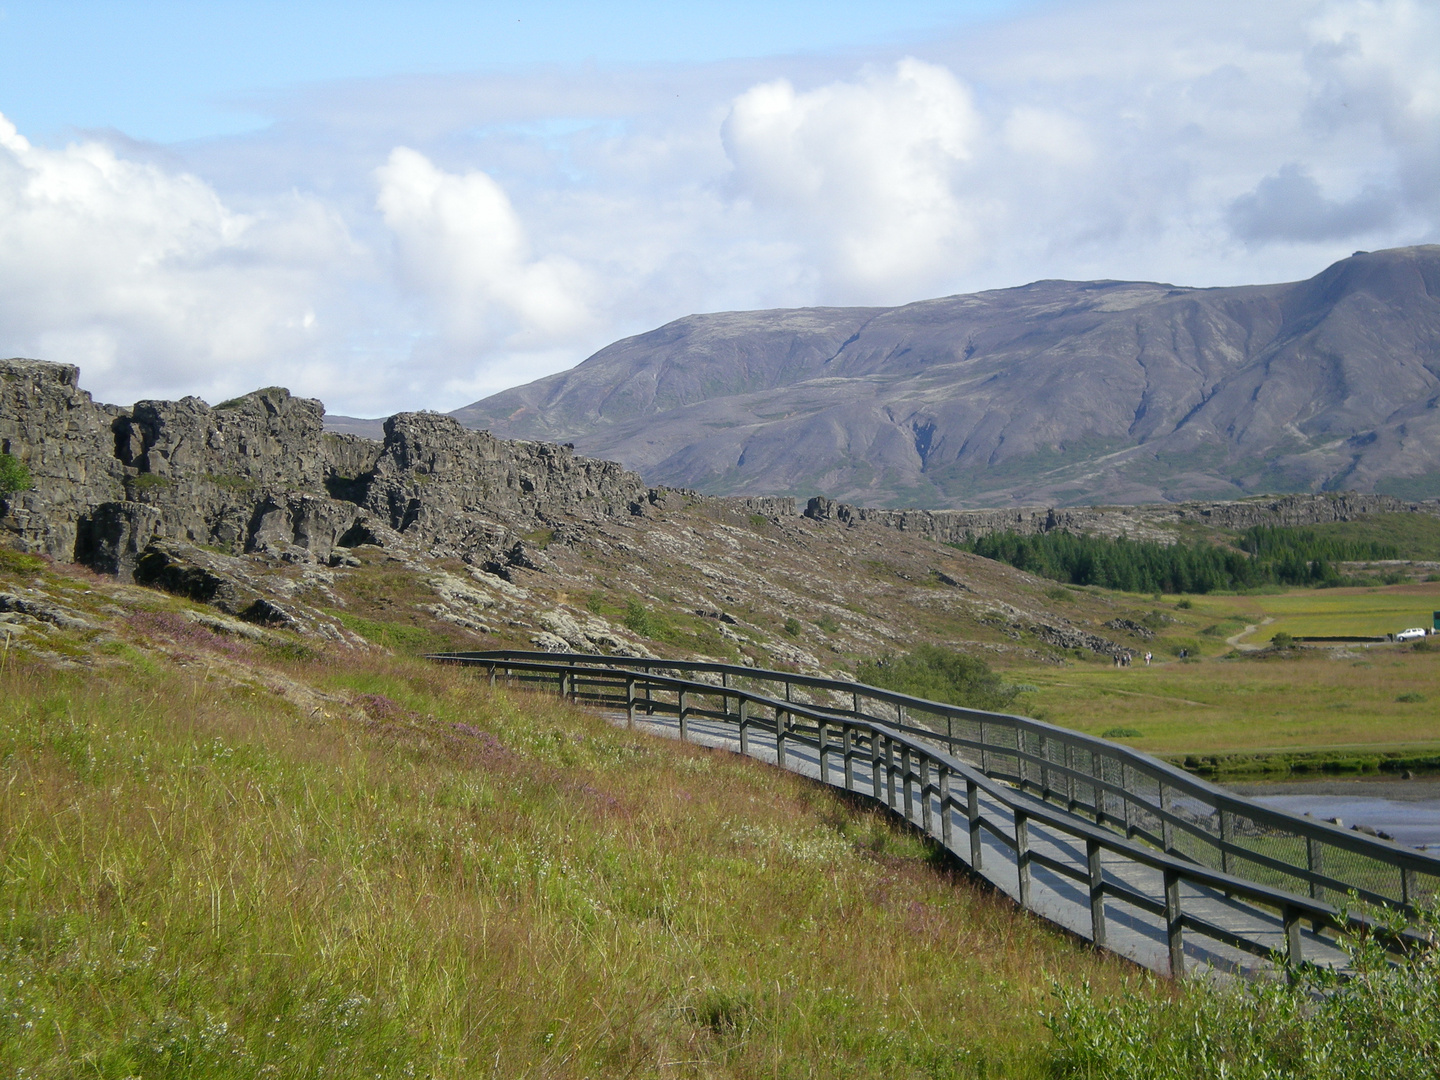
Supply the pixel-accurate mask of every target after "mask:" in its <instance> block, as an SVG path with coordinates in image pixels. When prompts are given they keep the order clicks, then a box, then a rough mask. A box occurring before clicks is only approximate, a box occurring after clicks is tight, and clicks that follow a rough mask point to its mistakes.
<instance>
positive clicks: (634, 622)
mask: <svg viewBox="0 0 1440 1080" xmlns="http://www.w3.org/2000/svg"><path fill="white" fill-rule="evenodd" d="M625 626H626V628H627V629H630V630H633V631H635V633H637V634H639V635H640V636H641V637H648V638H653V637H654V636H655V634H656V630H657V627H656V623H655V617H654V616H653V615H651V614H650V612H649V610H648V609H647V608H646V607H645V605H644V604H642V603H640V601H639V600H636V599H635V598H634V597H631V598H630V599H629V600H627V601H625Z"/></svg>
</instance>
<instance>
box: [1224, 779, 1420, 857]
mask: <svg viewBox="0 0 1440 1080" xmlns="http://www.w3.org/2000/svg"><path fill="white" fill-rule="evenodd" d="M1225 786H1226V787H1227V788H1229V789H1230V790H1231V791H1233V792H1235V793H1236V794H1237V795H1245V796H1248V797H1249V798H1252V799H1254V800H1255V801H1256V802H1258V803H1262V804H1263V805H1265V806H1271V807H1274V808H1275V809H1276V810H1288V811H1289V812H1290V813H1292V814H1306V813H1308V814H1309V815H1310V816H1311V817H1314V818H1319V819H1320V820H1322V821H1323V820H1325V819H1327V818H1337V817H1338V818H1339V819H1340V820H1341V821H1342V822H1344V823H1345V826H1346V827H1347V828H1348V827H1349V826H1351V825H1368V826H1369V827H1370V828H1372V829H1376V830H1378V831H1380V832H1386V833H1389V834H1390V835H1391V836H1393V837H1394V838H1395V842H1396V843H1398V844H1403V845H1405V846H1406V847H1414V848H1423V849H1427V850H1428V851H1429V852H1430V853H1431V854H1440V778H1437V777H1434V776H1426V777H1423V778H1421V779H1417V780H1401V779H1394V780H1391V779H1383V780H1382V779H1378V778H1369V779H1364V780H1300V781H1295V780H1291V781H1285V782H1282V783H1273V782H1272V783H1265V784H1226V785H1225Z"/></svg>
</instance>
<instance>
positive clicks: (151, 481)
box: [130, 472, 175, 491]
mask: <svg viewBox="0 0 1440 1080" xmlns="http://www.w3.org/2000/svg"><path fill="white" fill-rule="evenodd" d="M130 483H131V484H132V485H134V488H135V490H136V491H159V490H161V489H162V488H168V487H171V486H172V485H173V484H174V483H175V481H173V480H171V479H170V478H169V477H168V476H161V475H160V474H159V473H151V472H147V473H141V474H140V475H139V476H137V477H135V478H134V479H133V480H131V481H130Z"/></svg>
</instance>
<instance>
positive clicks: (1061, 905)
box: [605, 710, 1346, 974]
mask: <svg viewBox="0 0 1440 1080" xmlns="http://www.w3.org/2000/svg"><path fill="white" fill-rule="evenodd" d="M605 712H606V715H607V717H608V718H609V719H610V720H611V721H612V722H614V723H617V724H620V725H622V726H623V725H624V723H625V721H626V715H625V713H624V712H617V711H614V710H605ZM635 727H636V729H637V730H640V731H645V732H648V733H650V734H654V735H659V736H665V737H668V738H672V739H675V738H679V735H680V724H679V720H678V718H676V717H663V716H654V717H650V716H646V717H643V718H637V719H636V721H635ZM686 728H687V731H686V741H688V742H691V743H695V744H698V745H702V746H710V747H715V748H718V749H724V750H729V751H732V752H734V753H739V752H740V735H739V729H738V726H737V725H736V724H735V723H726V722H724V721H719V720H713V719H705V720H696V721H691V722H689V723H687V724H686ZM748 754H749V756H750V757H753V758H755V759H756V760H758V761H763V762H766V763H768V764H771V765H774V764H776V763H777V762H776V753H775V749H774V747H773V746H772V745H769V744H768V742H763V741H759V740H755V741H753V742H752V743H751V745H750V746H749V747H748ZM784 767H785V768H787V769H789V770H790V771H792V772H796V773H800V774H801V775H802V776H809V777H812V778H814V779H817V780H824V781H825V782H826V783H828V784H830V785H832V786H835V787H841V788H843V787H844V775H843V771H842V769H840V768H837V767H836V766H835V765H833V764H829V765H827V768H826V773H827V774H828V775H826V776H824V777H822V776H821V775H820V761H819V752H818V751H817V750H816V749H815V748H814V747H811V746H808V745H805V744H803V743H801V744H798V745H796V746H794V748H793V749H788V750H787V751H786V754H785V766H784ZM854 780H855V784H854V790H855V791H857V792H859V793H860V794H862V795H867V796H870V797H871V798H877V799H878V801H880V802H882V803H887V805H888V799H887V791H886V790H885V789H886V785H885V784H884V783H883V782H882V783H881V785H880V786H881V791H880V792H879V794H878V796H877V794H876V792H875V791H874V789H873V783H872V778H871V777H870V776H867V775H865V773H864V771H863V770H861V771H858V772H857V773H856V774H855V777H854ZM981 798H982V805H981V812H982V813H983V814H985V815H986V816H987V817H988V818H990V819H991V820H994V821H996V822H999V823H1001V824H1002V827H1003V826H1004V825H1008V826H1009V828H1010V830H1011V831H1012V833H1013V831H1014V826H1015V818H1014V814H1013V812H1011V810H1010V808H1009V807H1007V806H1005V805H1004V804H1002V803H1000V802H998V801H996V800H993V799H989V798H986V797H984V796H982V797H981ZM896 802H897V804H898V805H895V806H891V810H892V811H893V812H894V813H897V814H899V815H900V816H901V817H907V815H906V813H905V805H904V799H903V797H901V798H899V799H897V800H896ZM930 805H931V814H930V820H931V827H930V828H929V829H928V830H925V831H927V832H928V834H929V835H930V836H931V837H932V838H933V839H934V840H936V841H937V842H941V843H943V840H942V833H943V832H944V828H943V824H942V823H941V820H940V806H939V800H938V799H937V798H936V797H934V796H931V800H930ZM951 813H952V819H951V829H950V833H951V836H952V840H951V842H950V843H949V844H948V845H945V846H946V847H947V849H948V850H949V851H950V852H951V853H952V854H953V855H954V856H955V857H956V858H957V859H959V860H960V861H961V862H963V863H964V864H965V865H966V866H969V867H970V868H971V869H972V870H975V867H974V866H973V865H972V863H971V851H970V843H969V832H968V821H967V820H966V818H965V817H964V816H962V815H960V814H959V813H958V812H957V811H956V810H955V809H954V808H952V809H951ZM924 818H925V814H924V809H923V807H922V806H921V805H920V803H919V802H918V800H912V806H911V811H910V814H909V815H908V818H907V820H909V821H910V823H911V824H913V825H915V826H916V827H917V828H921V829H923V828H924V825H923V821H924ZM955 837H959V838H963V839H962V840H960V841H958V842H957V841H956V840H955V839H953V838H955ZM1029 841H1030V851H1031V855H1032V860H1033V859H1034V856H1037V855H1038V856H1040V857H1041V858H1044V859H1053V860H1055V861H1057V862H1060V863H1062V864H1064V865H1067V866H1070V867H1072V868H1073V869H1074V871H1075V872H1076V874H1083V873H1086V872H1087V870H1088V866H1087V859H1086V850H1085V845H1084V844H1083V843H1077V842H1076V841H1075V840H1074V838H1073V837H1069V836H1066V835H1064V834H1062V833H1058V832H1056V831H1054V830H1051V829H1048V828H1047V827H1046V826H1044V825H1042V824H1034V823H1032V824H1030V825H1029ZM981 843H982V849H981V858H980V867H979V869H978V871H976V872H977V873H978V874H979V876H980V877H982V878H984V879H985V880H986V881H988V882H990V883H991V884H992V885H993V886H995V888H997V889H999V890H1000V891H1001V892H1003V893H1005V894H1006V895H1007V896H1009V897H1011V898H1012V899H1014V900H1016V901H1017V902H1019V900H1020V880H1019V871H1018V866H1017V858H1016V853H1015V852H1014V851H1013V850H1012V849H1011V848H1010V846H1009V845H1007V844H1005V843H1002V842H1001V841H1000V840H999V839H998V838H997V837H995V836H994V835H992V834H991V833H990V832H989V831H988V830H987V831H986V832H985V833H984V834H983V837H982V841H981ZM1035 862H1036V863H1037V865H1032V868H1031V883H1030V895H1029V903H1028V904H1027V905H1026V906H1027V907H1028V908H1029V910H1030V911H1032V912H1034V913H1035V914H1037V915H1039V916H1041V917H1042V918H1045V919H1048V920H1049V921H1050V922H1053V923H1055V924H1056V925H1058V926H1061V927H1064V928H1065V929H1066V930H1069V931H1071V932H1072V933H1074V934H1076V935H1077V936H1079V937H1081V938H1084V939H1086V940H1087V941H1088V940H1090V939H1091V911H1090V896H1089V892H1088V890H1087V889H1085V888H1082V887H1081V886H1080V885H1079V884H1077V882H1076V881H1075V880H1074V879H1073V878H1071V877H1069V876H1066V875H1063V874H1061V873H1058V872H1056V871H1054V870H1052V869H1050V868H1048V867H1046V866H1044V865H1041V864H1038V860H1035ZM1101 862H1102V867H1103V870H1102V872H1103V873H1104V875H1105V877H1106V878H1107V879H1108V880H1109V881H1110V882H1111V883H1112V884H1114V885H1116V886H1120V887H1125V888H1128V889H1130V890H1133V891H1134V892H1136V893H1138V894H1141V895H1143V896H1146V897H1148V898H1149V899H1150V900H1151V901H1152V902H1153V903H1154V905H1155V907H1156V908H1157V909H1160V911H1161V913H1160V914H1156V913H1155V912H1147V911H1142V910H1140V909H1138V908H1136V907H1134V906H1132V905H1130V904H1123V903H1120V902H1118V901H1115V900H1107V901H1105V902H1104V903H1105V926H1106V934H1105V942H1104V946H1105V948H1107V949H1109V950H1110V951H1112V952H1114V953H1117V954H1118V955H1120V956H1123V957H1125V958H1126V959H1129V960H1133V961H1134V962H1135V963H1137V964H1140V965H1141V966H1143V967H1146V968H1149V969H1150V970H1152V971H1157V972H1160V973H1163V974H1168V973H1169V972H1170V954H1169V938H1168V934H1167V926H1166V920H1165V918H1164V915H1163V908H1164V906H1165V882H1164V874H1163V873H1162V872H1161V871H1158V870H1155V869H1152V868H1148V867H1144V866H1140V865H1138V864H1136V863H1135V862H1133V861H1131V860H1129V859H1127V858H1125V857H1124V856H1122V855H1118V854H1104V855H1102V858H1101ZM1181 896H1182V901H1181V902H1182V904H1183V905H1184V908H1185V910H1186V911H1187V912H1193V913H1194V914H1195V915H1196V916H1198V917H1200V918H1203V919H1205V920H1206V921H1208V922H1211V923H1215V924H1217V925H1220V926H1224V927H1226V928H1228V929H1231V930H1233V931H1234V932H1236V933H1237V934H1244V935H1246V936H1247V937H1249V938H1250V939H1251V940H1253V941H1255V942H1257V943H1259V944H1260V945H1262V946H1265V947H1268V948H1270V949H1272V950H1274V951H1275V952H1276V953H1277V954H1283V953H1284V952H1285V949H1286V938H1285V925H1284V921H1283V919H1282V918H1281V917H1280V915H1279V914H1278V913H1275V912H1271V911H1266V910H1264V909H1263V908H1259V907H1256V906H1255V905H1252V904H1246V903H1244V902H1242V901H1238V900H1232V899H1229V898H1227V897H1226V896H1225V895H1224V894H1223V893H1220V892H1217V891H1216V890H1214V889H1205V888H1202V887H1198V886H1191V885H1187V884H1183V883H1182V885H1181ZM1301 933H1302V934H1303V935H1304V939H1305V957H1306V959H1307V960H1310V961H1312V962H1315V963H1321V964H1326V965H1334V966H1343V965H1344V963H1345V959H1346V958H1345V954H1344V953H1343V952H1342V951H1341V950H1340V949H1339V948H1337V947H1336V945H1335V942H1334V938H1333V936H1332V937H1324V936H1322V935H1320V934H1316V933H1315V932H1314V931H1313V929H1306V930H1302V931H1301ZM1184 948H1185V958H1186V962H1187V967H1188V968H1189V969H1190V970H1191V971H1192V972H1195V971H1196V970H1197V969H1198V970H1199V971H1200V972H1203V971H1205V970H1206V969H1213V970H1214V971H1215V972H1218V973H1244V974H1256V973H1259V972H1262V971H1272V970H1274V964H1273V963H1272V962H1271V961H1270V960H1267V959H1263V958H1261V957H1259V956H1257V955H1255V953H1253V952H1250V951H1242V950H1240V949H1236V948H1233V947H1230V946H1226V945H1223V944H1221V943H1219V942H1216V941H1212V940H1208V939H1203V938H1199V937H1198V936H1196V935H1189V936H1188V937H1187V939H1186V941H1185V945H1184Z"/></svg>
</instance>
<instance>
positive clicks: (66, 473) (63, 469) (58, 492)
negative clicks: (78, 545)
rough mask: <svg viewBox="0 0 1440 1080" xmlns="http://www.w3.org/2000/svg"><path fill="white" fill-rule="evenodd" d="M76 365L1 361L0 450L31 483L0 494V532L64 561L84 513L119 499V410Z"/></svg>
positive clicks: (24, 548) (70, 552)
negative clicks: (100, 401)
mask: <svg viewBox="0 0 1440 1080" xmlns="http://www.w3.org/2000/svg"><path fill="white" fill-rule="evenodd" d="M79 377H80V369H79V368H76V367H72V366H71V365H69V364H50V363H46V362H45V361H43V360H19V359H16V360H0V451H3V452H5V453H7V454H13V455H14V456H15V457H17V458H19V459H20V460H21V461H23V462H24V463H25V464H26V466H27V467H28V468H29V470H30V474H31V476H32V477H33V478H34V487H33V488H31V489H30V490H29V491H19V492H14V493H11V494H10V495H0V532H4V533H8V534H9V535H10V536H11V537H13V538H14V543H15V545H16V546H17V547H18V548H20V550H22V551H31V552H37V553H43V554H45V555H49V556H50V557H51V558H55V559H61V560H63V561H66V562H69V561H70V560H71V559H73V558H74V552H75V534H76V528H77V525H78V522H79V519H80V517H81V515H82V514H84V513H86V512H88V511H89V510H91V509H92V508H93V507H95V506H97V505H99V504H100V503H103V502H110V501H114V500H117V499H121V498H123V497H124V486H123V476H124V468H123V467H122V466H121V464H120V462H119V461H118V460H117V459H116V457H115V436H114V434H113V433H112V431H111V430H110V425H111V424H112V423H113V422H114V420H115V419H116V417H117V416H118V415H119V412H120V410H118V409H115V408H113V407H111V406H108V405H97V404H96V403H95V402H93V401H91V400H90V395H89V394H87V393H86V392H85V391H83V390H81V389H80V387H79Z"/></svg>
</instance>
